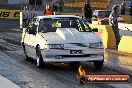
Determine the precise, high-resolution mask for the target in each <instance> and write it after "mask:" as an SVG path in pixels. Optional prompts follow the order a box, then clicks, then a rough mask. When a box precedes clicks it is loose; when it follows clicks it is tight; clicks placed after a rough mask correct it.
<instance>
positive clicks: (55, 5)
mask: <svg viewBox="0 0 132 88" xmlns="http://www.w3.org/2000/svg"><path fill="white" fill-rule="evenodd" d="M52 7H53V11H54V12H57V9H58V1H57V0H53V1H52Z"/></svg>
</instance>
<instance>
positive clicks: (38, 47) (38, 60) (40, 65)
mask: <svg viewBox="0 0 132 88" xmlns="http://www.w3.org/2000/svg"><path fill="white" fill-rule="evenodd" d="M36 55H37V61H36V62H37V63H36V64H37V67H39V68H42V67H43V65H44V62H43V58H42V55H41V50H40V46H37V48H36Z"/></svg>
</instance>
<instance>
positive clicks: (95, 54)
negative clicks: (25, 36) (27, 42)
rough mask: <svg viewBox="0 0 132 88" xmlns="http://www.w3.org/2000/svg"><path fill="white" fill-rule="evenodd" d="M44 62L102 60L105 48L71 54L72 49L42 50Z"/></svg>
mask: <svg viewBox="0 0 132 88" xmlns="http://www.w3.org/2000/svg"><path fill="white" fill-rule="evenodd" d="M41 54H42V57H43V61H44V62H73V61H81V62H83V61H101V60H103V59H104V49H89V50H83V52H82V53H81V54H71V53H70V50H57V49H47V50H42V52H41Z"/></svg>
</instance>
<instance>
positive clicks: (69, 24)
mask: <svg viewBox="0 0 132 88" xmlns="http://www.w3.org/2000/svg"><path fill="white" fill-rule="evenodd" d="M57 28H76V29H77V30H78V31H79V32H90V31H91V28H90V27H89V25H88V23H87V21H86V20H84V19H82V18H77V17H55V18H44V19H42V20H40V22H39V32H43V33H46V32H56V30H57Z"/></svg>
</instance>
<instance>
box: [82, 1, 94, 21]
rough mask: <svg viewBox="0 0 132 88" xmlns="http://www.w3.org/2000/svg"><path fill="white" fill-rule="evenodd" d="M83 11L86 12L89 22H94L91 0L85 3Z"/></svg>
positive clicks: (85, 15)
mask: <svg viewBox="0 0 132 88" xmlns="http://www.w3.org/2000/svg"><path fill="white" fill-rule="evenodd" d="M83 13H84V17H85V19H86V20H87V21H88V22H89V23H92V19H91V18H92V9H91V6H90V1H89V0H86V1H85V3H84V7H83Z"/></svg>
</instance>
